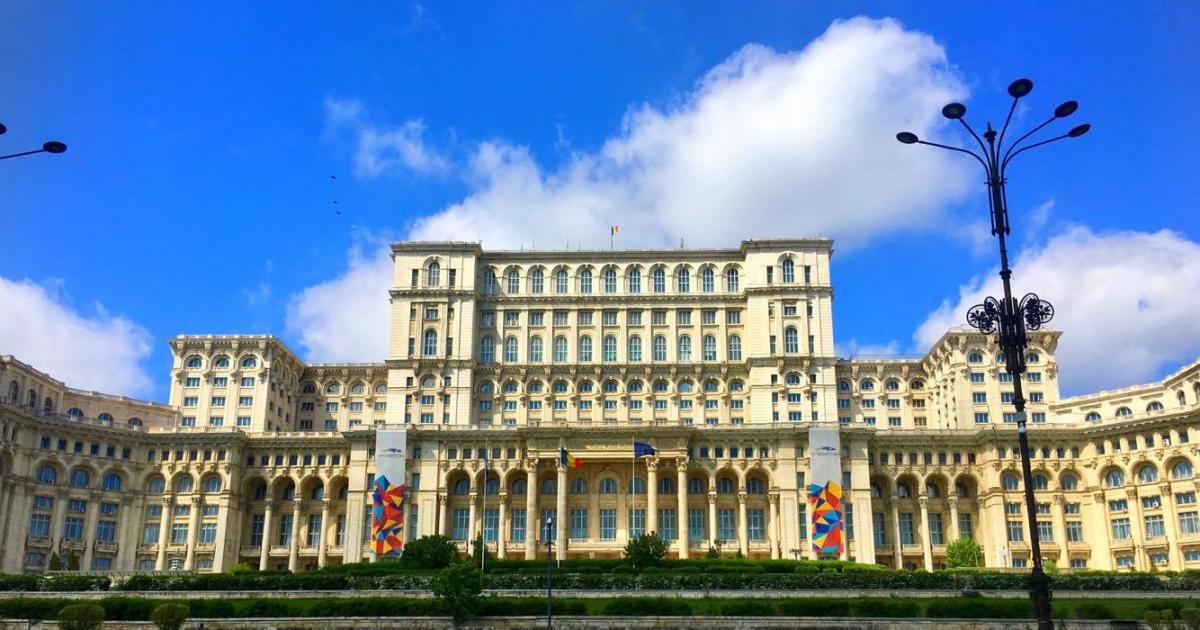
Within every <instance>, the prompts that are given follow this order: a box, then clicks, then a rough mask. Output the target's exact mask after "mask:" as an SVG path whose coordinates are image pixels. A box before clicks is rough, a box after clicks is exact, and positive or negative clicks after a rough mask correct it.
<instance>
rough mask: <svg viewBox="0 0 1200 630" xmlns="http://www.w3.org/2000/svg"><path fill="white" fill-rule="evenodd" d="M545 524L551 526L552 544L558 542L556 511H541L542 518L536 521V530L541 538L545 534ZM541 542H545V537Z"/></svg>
mask: <svg viewBox="0 0 1200 630" xmlns="http://www.w3.org/2000/svg"><path fill="white" fill-rule="evenodd" d="M547 522H549V523H550V524H551V527H550V532H549V534H550V536H549V538H550V540H551V541H552V542H553V541H556V540H558V510H542V518H541V519H540V520H538V529H540V530H541V531H542V534H543V536H544V535H545V534H546V523H547ZM542 540H545V537H543V538H542Z"/></svg>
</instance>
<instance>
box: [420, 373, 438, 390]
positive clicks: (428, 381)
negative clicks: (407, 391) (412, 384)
mask: <svg viewBox="0 0 1200 630" xmlns="http://www.w3.org/2000/svg"><path fill="white" fill-rule="evenodd" d="M421 387H437V379H435V378H433V377H432V376H426V377H425V378H423V379H421Z"/></svg>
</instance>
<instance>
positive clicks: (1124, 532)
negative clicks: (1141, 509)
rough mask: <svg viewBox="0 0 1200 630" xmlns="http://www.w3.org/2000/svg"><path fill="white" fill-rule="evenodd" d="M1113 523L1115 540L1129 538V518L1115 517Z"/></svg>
mask: <svg viewBox="0 0 1200 630" xmlns="http://www.w3.org/2000/svg"><path fill="white" fill-rule="evenodd" d="M1111 524H1112V537H1113V540H1129V519H1127V518H1114V519H1112V521H1111Z"/></svg>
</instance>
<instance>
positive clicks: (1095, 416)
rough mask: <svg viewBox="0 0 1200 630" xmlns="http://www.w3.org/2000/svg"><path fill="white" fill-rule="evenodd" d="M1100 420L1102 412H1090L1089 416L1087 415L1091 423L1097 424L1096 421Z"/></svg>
mask: <svg viewBox="0 0 1200 630" xmlns="http://www.w3.org/2000/svg"><path fill="white" fill-rule="evenodd" d="M1099 419H1100V412H1099V411H1089V412H1088V415H1087V420H1088V421H1089V422H1095V421H1097V420H1099Z"/></svg>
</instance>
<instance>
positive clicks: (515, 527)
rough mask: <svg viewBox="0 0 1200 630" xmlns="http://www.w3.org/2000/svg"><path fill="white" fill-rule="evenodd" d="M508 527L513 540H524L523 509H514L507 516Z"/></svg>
mask: <svg viewBox="0 0 1200 630" xmlns="http://www.w3.org/2000/svg"><path fill="white" fill-rule="evenodd" d="M509 520H510V521H512V522H511V523H510V527H511V529H512V539H513V541H515V542H524V541H525V510H523V509H514V510H513V511H512V514H511V515H510V516H509Z"/></svg>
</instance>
